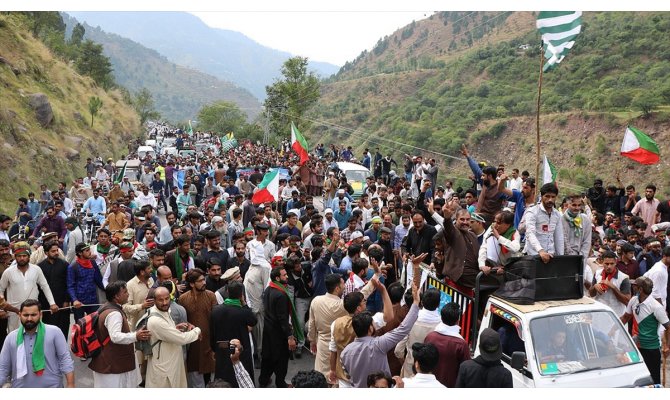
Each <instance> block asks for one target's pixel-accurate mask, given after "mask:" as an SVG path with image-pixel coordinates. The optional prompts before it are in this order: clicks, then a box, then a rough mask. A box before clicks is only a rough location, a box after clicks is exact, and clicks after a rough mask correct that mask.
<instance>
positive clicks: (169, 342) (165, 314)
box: [146, 282, 204, 388]
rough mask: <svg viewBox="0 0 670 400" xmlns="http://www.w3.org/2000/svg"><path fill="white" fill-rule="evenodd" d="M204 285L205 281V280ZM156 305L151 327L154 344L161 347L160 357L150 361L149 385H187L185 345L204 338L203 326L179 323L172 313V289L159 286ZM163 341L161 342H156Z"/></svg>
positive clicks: (155, 295)
mask: <svg viewBox="0 0 670 400" xmlns="http://www.w3.org/2000/svg"><path fill="white" fill-rule="evenodd" d="M203 284H204V282H203ZM154 298H155V304H156V305H155V306H153V307H151V309H150V311H149V312H150V313H151V316H150V317H149V320H148V321H147V329H149V332H151V344H152V345H155V347H154V349H158V346H160V354H161V355H160V357H149V362H148V364H147V380H146V387H147V388H185V387H186V386H187V381H186V371H185V365H184V358H183V357H184V356H183V354H182V346H183V345H185V344H189V343H193V342H195V341H197V340H198V339H199V338H200V337H201V334H200V328H198V327H196V326H193V325H192V324H189V323H188V322H183V323H180V324H175V322H174V320H173V319H172V317H171V316H170V292H169V291H168V290H167V289H166V288H164V287H162V286H161V287H158V288H157V289H156V291H155V292H154ZM158 341H160V343H159V344H156V342H158Z"/></svg>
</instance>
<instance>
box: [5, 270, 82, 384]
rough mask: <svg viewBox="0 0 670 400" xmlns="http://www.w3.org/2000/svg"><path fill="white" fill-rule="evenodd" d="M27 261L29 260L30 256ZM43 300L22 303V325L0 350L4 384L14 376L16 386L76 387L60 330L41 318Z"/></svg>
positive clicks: (66, 347)
mask: <svg viewBox="0 0 670 400" xmlns="http://www.w3.org/2000/svg"><path fill="white" fill-rule="evenodd" d="M26 261H27V259H26ZM41 315H42V312H41V310H40V303H39V301H37V300H35V299H28V300H25V301H24V302H22V303H21V305H20V309H19V317H20V320H21V326H20V327H19V329H16V330H14V331H12V332H11V333H10V334H9V335H8V336H7V340H5V343H4V345H3V346H2V352H0V385H4V384H5V382H6V380H7V377H10V379H11V384H12V387H13V388H58V387H61V388H62V387H63V376H65V379H66V381H67V384H66V385H67V387H69V388H73V387H74V363H73V362H72V357H71V356H70V349H69V348H68V345H67V341H66V339H65V337H64V336H63V335H62V334H61V331H60V329H58V328H57V327H55V326H52V325H46V324H44V322H42V320H41Z"/></svg>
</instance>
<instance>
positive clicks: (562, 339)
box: [426, 256, 653, 388]
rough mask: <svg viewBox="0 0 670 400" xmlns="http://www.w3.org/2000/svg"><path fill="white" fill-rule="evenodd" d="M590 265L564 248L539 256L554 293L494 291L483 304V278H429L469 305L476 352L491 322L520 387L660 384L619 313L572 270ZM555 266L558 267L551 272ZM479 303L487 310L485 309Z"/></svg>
mask: <svg viewBox="0 0 670 400" xmlns="http://www.w3.org/2000/svg"><path fill="white" fill-rule="evenodd" d="M570 257H572V258H570ZM553 263H556V264H555V265H553V267H552V266H551V264H553ZM559 264H560V265H559ZM556 267H558V268H556ZM582 268H583V267H582V261H581V257H577V258H575V256H556V257H555V258H554V259H552V261H551V262H550V264H549V265H544V264H538V265H537V272H536V271H535V270H533V274H534V275H535V274H537V279H536V280H534V283H533V285H536V287H537V295H538V297H540V296H541V295H540V294H539V293H540V292H542V296H547V299H546V300H545V299H539V300H540V301H538V300H536V301H534V302H532V301H531V302H529V301H514V299H511V298H508V299H503V298H501V297H500V296H497V295H496V294H493V295H491V296H490V297H489V298H488V300H487V302H486V305H485V306H484V307H483V308H481V307H479V304H480V300H483V299H480V296H479V294H478V293H481V291H480V290H479V286H477V287H476V288H475V290H473V291H470V290H468V289H466V288H456V287H455V286H449V284H448V283H447V282H445V281H442V280H439V279H437V277H436V276H435V275H434V274H433V275H430V274H429V276H427V278H426V285H427V286H430V287H435V288H437V289H438V290H440V291H441V292H442V293H441V296H442V299H441V300H442V302H441V305H443V304H445V303H446V302H451V301H453V302H456V303H458V304H459V305H460V306H461V309H462V310H463V316H462V318H461V322H460V326H461V334H462V335H463V337H464V338H465V340H466V341H468V343H469V344H470V349H471V350H472V351H473V352H474V355H475V356H477V355H479V348H478V346H477V338H478V337H479V335H480V334H481V332H482V330H484V329H486V328H491V329H493V330H495V331H497V332H498V333H499V334H500V338H501V346H502V350H503V355H502V359H501V362H502V364H503V365H504V367H505V368H506V369H508V370H509V371H510V372H511V373H512V378H513V383H514V387H551V388H554V387H556V388H559V387H560V388H585V387H593V388H605V387H640V386H650V385H653V381H652V379H651V376H650V374H649V370H648V369H647V367H646V365H645V363H644V361H643V359H642V356H641V354H640V352H639V351H638V349H637V347H636V346H635V344H634V342H633V339H632V338H631V336H630V334H629V333H628V330H627V329H626V328H625V327H624V326H623V324H622V323H621V321H620V319H619V316H618V315H615V313H614V312H613V311H612V309H611V308H610V307H609V306H607V305H605V304H603V303H599V302H597V301H595V300H593V299H591V298H589V297H584V296H583V289H582V288H583V286H582V281H583V277H582V275H581V274H579V273H577V274H574V275H573V274H571V273H570V272H567V274H566V272H565V271H573V272H574V271H580V270H581V269H582ZM540 269H541V270H540ZM506 271H507V267H506ZM555 271H558V274H557V275H556V276H551V275H552V274H553V273H554V272H555ZM481 276H483V275H482V273H480V277H481ZM480 277H478V279H477V282H479V279H480ZM541 287H542V289H540V288H541ZM561 291H563V293H562V292H561ZM555 299H558V300H555ZM519 303H531V304H519ZM478 309H480V310H483V314H482V315H481V316H480V315H478V313H477V311H476V310H478ZM478 321H481V323H480V324H479V326H477V323H478Z"/></svg>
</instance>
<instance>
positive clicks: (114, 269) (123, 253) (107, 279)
mask: <svg viewBox="0 0 670 400" xmlns="http://www.w3.org/2000/svg"><path fill="white" fill-rule="evenodd" d="M134 253H135V247H134V246H133V243H132V242H128V241H124V242H121V244H119V256H118V257H115V258H114V259H113V260H111V261H110V262H109V264H108V267H107V268H106V269H105V272H104V275H103V277H102V284H103V286H105V287H106V286H107V285H108V284H109V283H112V282H116V281H117V280H119V274H118V273H119V265H120V264H121V263H122V262H124V261H128V260H132V258H133V255H134Z"/></svg>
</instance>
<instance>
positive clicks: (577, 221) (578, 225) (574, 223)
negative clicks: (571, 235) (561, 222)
mask: <svg viewBox="0 0 670 400" xmlns="http://www.w3.org/2000/svg"><path fill="white" fill-rule="evenodd" d="M563 218H565V220H566V221H568V223H569V224H570V226H571V227H572V228H573V229H574V230H575V236H576V237H580V236H582V231H583V230H584V228H583V227H582V217H581V214H577V215H574V214H573V213H572V211H570V210H567V211H566V212H565V213H564V214H563Z"/></svg>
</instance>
